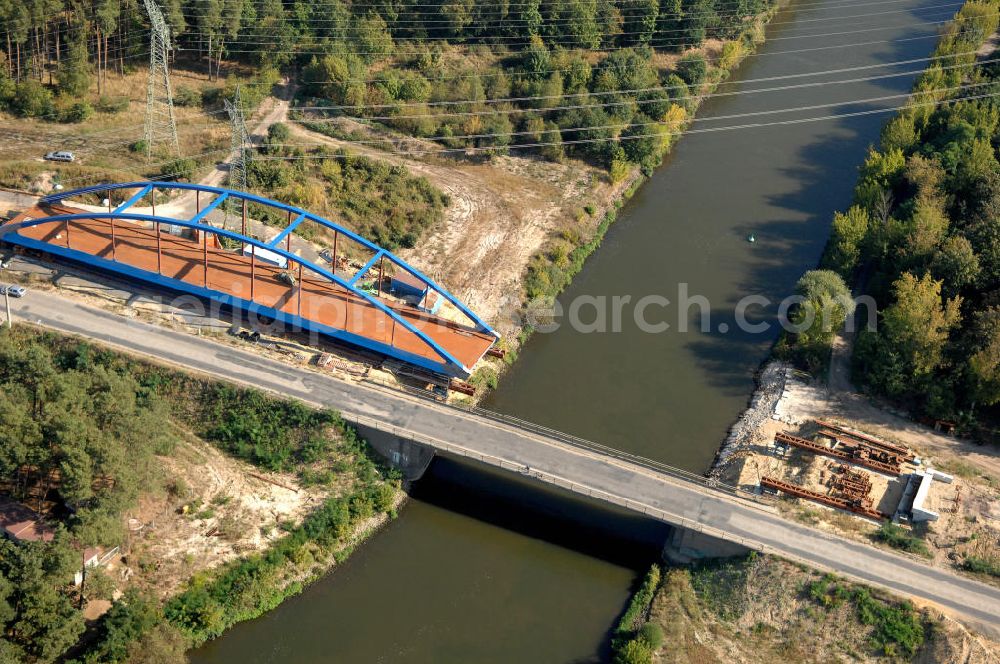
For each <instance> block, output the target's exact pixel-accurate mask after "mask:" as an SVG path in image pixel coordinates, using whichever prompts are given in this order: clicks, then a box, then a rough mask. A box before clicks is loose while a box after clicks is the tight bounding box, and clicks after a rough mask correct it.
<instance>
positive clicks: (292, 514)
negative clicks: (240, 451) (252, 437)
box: [121, 432, 328, 597]
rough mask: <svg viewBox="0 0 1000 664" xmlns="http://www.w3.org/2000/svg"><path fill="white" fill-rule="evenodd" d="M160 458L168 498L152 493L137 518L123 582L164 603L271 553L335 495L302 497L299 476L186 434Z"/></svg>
mask: <svg viewBox="0 0 1000 664" xmlns="http://www.w3.org/2000/svg"><path fill="white" fill-rule="evenodd" d="M181 433H182V435H183V439H182V442H181V443H180V444H179V445H178V447H177V448H176V449H175V451H174V452H173V453H172V454H171V456H169V457H161V458H160V461H161V463H162V464H163V467H164V470H165V473H166V475H167V477H168V478H170V479H169V481H168V482H167V490H166V491H164V492H162V493H159V492H157V493H147V494H144V495H143V496H142V498H141V500H140V504H139V507H138V509H136V510H135V511H134V513H133V514H132V517H133V518H135V519H137V521H138V522H140V523H142V524H144V525H145V529H144V531H143V533H142V535H141V536H138V537H134V538H133V543H132V546H131V547H130V549H131V550H130V551H129V553H128V554H127V555H126V558H125V565H124V566H123V568H122V570H121V575H122V577H123V579H126V578H127V579H128V580H130V581H131V582H133V583H139V584H140V585H143V586H145V587H148V588H150V589H152V590H154V591H155V592H156V593H157V594H158V595H160V596H162V597H166V596H170V595H172V594H174V593H175V592H176V591H177V590H178V589H179V588H180V586H181V585H182V584H183V583H184V582H185V580H186V579H188V578H189V577H190V576H191V575H192V574H194V573H196V572H199V571H202V570H206V569H212V568H214V567H217V566H218V565H221V564H222V563H224V562H226V561H229V560H233V559H234V558H237V557H240V556H244V555H246V554H247V553H249V552H252V551H259V550H261V549H263V548H266V547H267V546H268V545H269V543H270V542H272V541H273V540H274V539H276V538H278V537H280V536H281V535H283V534H284V533H283V531H282V529H281V525H282V524H283V523H295V524H297V523H299V522H301V521H302V519H303V518H304V517H305V515H306V514H308V513H309V512H310V511H312V510H313V509H315V508H316V506H318V505H319V504H320V502H321V501H322V500H323V499H324V497H325V496H326V494H327V493H328V490H320V489H303V488H301V487H299V486H298V482H297V480H296V479H295V477H294V476H293V475H290V474H287V473H284V474H282V473H267V472H265V471H262V470H260V469H257V468H254V467H253V466H251V465H250V464H248V463H245V462H242V461H239V460H237V459H233V458H232V457H229V456H227V455H225V454H223V453H222V452H220V451H219V450H218V449H216V448H215V447H213V446H212V445H210V444H208V443H206V442H204V441H202V440H201V439H199V438H197V437H195V436H193V435H191V434H190V433H187V432H181Z"/></svg>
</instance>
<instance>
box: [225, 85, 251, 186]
mask: <svg viewBox="0 0 1000 664" xmlns="http://www.w3.org/2000/svg"><path fill="white" fill-rule="evenodd" d="M224 106H225V108H226V113H228V114H229V125H230V129H231V131H230V142H229V149H230V159H231V161H230V163H229V188H230V189H235V190H236V191H246V190H247V162H248V161H251V160H252V159H253V144H252V143H251V142H250V132H248V131H247V124H246V120H245V118H244V117H243V100H242V99H241V98H240V86H238V85H237V86H236V94H235V95H233V100H232V101H231V102H230V101H229V100H228V99H226V100H225V101H224Z"/></svg>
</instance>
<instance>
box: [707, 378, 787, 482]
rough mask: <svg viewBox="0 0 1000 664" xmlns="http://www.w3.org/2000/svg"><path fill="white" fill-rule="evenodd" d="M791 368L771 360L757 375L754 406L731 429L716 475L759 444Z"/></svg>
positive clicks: (720, 455)
mask: <svg viewBox="0 0 1000 664" xmlns="http://www.w3.org/2000/svg"><path fill="white" fill-rule="evenodd" d="M789 368H790V366H789V365H788V363H787V362H781V361H779V360H771V361H770V362H768V363H767V364H766V365H765V366H764V368H763V369H762V370H761V371H760V373H759V374H758V375H757V389H756V390H755V391H754V393H753V396H752V397H751V398H750V406H749V407H748V408H747V409H746V410H745V411H743V414H742V415H740V417H739V419H738V420H736V423H735V424H733V426H732V427H730V429H729V435H728V436H726V442H725V443H723V445H722V448H721V449H720V450H719V453H718V454H717V455H716V456H715V463H714V464H713V465H712V473H713V474H715V473H717V472H718V471H719V470H721V469H722V467H723V466H724V465H725V464H726V462H727V461H728V459H729V457H730V456H732V455H733V454H734V453H735V452H738V451H740V450H743V449H746V448H748V447H749V446H750V445H751V444H753V443H754V442H755V440H754V438H755V436H756V435H757V433H758V432H759V431H760V430H761V428H762V427H763V426H764V423H765V422H766V421H767V420H768V419H769V418H770V417H771V415H772V414H773V413H774V408H775V406H776V405H777V404H778V400H779V399H780V398H781V395H782V393H783V392H784V390H785V377H786V373H787V370H788V369H789Z"/></svg>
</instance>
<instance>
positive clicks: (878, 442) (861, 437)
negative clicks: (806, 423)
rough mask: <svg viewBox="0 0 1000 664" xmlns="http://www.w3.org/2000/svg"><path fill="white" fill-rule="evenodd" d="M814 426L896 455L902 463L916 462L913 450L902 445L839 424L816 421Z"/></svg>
mask: <svg viewBox="0 0 1000 664" xmlns="http://www.w3.org/2000/svg"><path fill="white" fill-rule="evenodd" d="M816 424H818V425H819V426H821V427H825V428H827V429H832V430H833V431H834V432H837V433H839V434H840V435H841V436H844V437H846V438H853V439H854V440H856V441H860V442H862V443H867V444H868V445H873V446H875V447H879V448H882V449H883V450H888V451H889V452H893V453H895V454H898V455H899V456H900V458H901V459H902V460H903V461H910V462H912V461H916V459H917V456H916V455H915V454H914V453H913V450H911V449H909V448H908V447H904V446H902V445H897V444H896V443H890V442H889V441H886V440H882V439H881V438H876V437H874V436H869V435H868V434H865V433H861V432H860V431H852V430H850V429H845V428H844V427H842V426H840V425H839V424H834V423H833V422H827V421H825V420H816Z"/></svg>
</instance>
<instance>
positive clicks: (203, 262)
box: [0, 182, 499, 377]
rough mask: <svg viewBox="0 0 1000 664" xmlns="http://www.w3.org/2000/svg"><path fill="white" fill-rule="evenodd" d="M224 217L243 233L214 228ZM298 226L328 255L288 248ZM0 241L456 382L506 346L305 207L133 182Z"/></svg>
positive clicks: (63, 197)
mask: <svg viewBox="0 0 1000 664" xmlns="http://www.w3.org/2000/svg"><path fill="white" fill-rule="evenodd" d="M158 194H159V199H160V200H159V205H160V214H157V195H158ZM192 196H193V198H194V201H191V200H190V199H191V197H192ZM179 199H183V200H184V201H185V202H184V203H183V204H182V203H181V202H180V200H179ZM88 200H89V201H94V200H96V201H99V202H100V204H99V205H93V204H87V203H86V202H85V201H88ZM113 201H118V202H117V204H116V203H115V202H113ZM184 210H186V212H184ZM223 210H226V212H225V217H226V219H228V218H229V217H230V215H232V217H233V221H234V225H235V224H237V223H238V224H239V229H230V228H228V224H226V226H227V227H220V226H218V225H214V224H213V223H211V221H210V219H209V217H210V216H214V217H216V218H218V217H220V216H222V211H223ZM171 211H172V212H171ZM178 211H181V212H178ZM192 211H193V214H192V213H191V212H192ZM259 219H267V220H269V221H270V223H271V224H274V223H275V220H278V223H280V224H281V225H283V228H281V230H280V232H278V233H277V235H275V236H274V237H273V238H271V239H269V240H262V239H259V238H258V237H256V236H255V234H253V233H250V232H248V223H249V224H255V223H256V221H255V220H259ZM302 224H313V225H314V226H313V228H312V229H311V230H312V233H313V234H314V235H316V234H319V235H322V236H324V239H325V240H327V244H328V246H327V249H326V251H323V252H320V254H318V255H315V256H312V255H311V254H315V250H314V249H313V248H312V245H310V244H309V243H306V242H304V241H302V240H301V238H300V239H299V240H297V244H298V245H300V249H299V251H298V252H297V253H296V252H293V251H292V249H293V246H292V238H293V235H296V229H299V228H301V227H302ZM258 228H260V227H259V226H258ZM0 240H2V241H3V242H6V243H9V244H12V245H15V246H17V247H21V248H23V249H26V250H31V251H35V252H42V253H45V254H49V255H53V256H57V257H59V258H62V259H66V260H69V261H73V262H76V263H79V264H82V265H84V266H86V267H87V268H89V269H91V270H96V271H99V272H100V271H104V272H109V273H113V274H115V275H118V276H122V277H125V278H127V279H130V280H134V281H138V282H143V283H145V284H148V285H151V286H153V287H155V288H161V289H167V290H170V291H176V292H181V293H185V294H191V295H194V296H196V297H199V298H203V299H207V300H210V301H214V302H218V303H220V304H222V305H225V306H228V307H231V308H233V309H235V310H238V311H242V312H252V313H254V314H256V315H258V316H265V317H268V318H272V319H274V320H276V321H280V322H281V323H283V324H285V325H287V326H289V327H290V328H292V329H301V330H304V331H307V332H314V333H317V334H319V335H322V336H324V337H328V338H330V339H332V340H334V341H336V342H339V343H343V344H347V345H349V346H353V347H356V348H360V349H363V350H367V351H372V352H375V353H377V354H380V355H383V356H386V357H389V358H392V359H395V360H398V361H401V362H405V363H408V364H411V365H414V366H417V367H420V368H422V369H426V370H429V371H432V372H435V373H440V374H445V375H450V376H456V377H467V376H468V375H469V374H470V373H471V372H472V368H473V366H474V365H475V364H476V362H477V361H478V360H479V359H480V358H481V357H482V356H483V355H484V354H485V353H486V352H487V351H489V349H490V348H491V347H492V346H493V345H494V344H495V343H496V342H497V340H498V339H499V335H498V334H497V332H496V331H495V330H493V328H491V327H490V326H489V325H487V324H486V323H485V322H483V320H481V319H480V318H479V317H478V316H477V315H476V314H475V313H474V312H473V311H472V310H470V309H469V308H468V307H467V306H466V305H465V304H463V303H462V302H461V301H459V300H458V299H457V298H456V297H455V296H454V295H452V294H451V293H449V292H448V291H447V290H445V289H444V288H443V287H441V286H440V285H439V284H437V283H435V282H434V281H433V280H432V279H431V278H430V277H428V276H427V275H425V274H423V273H422V272H421V271H419V270H418V269H416V268H415V267H413V266H412V265H410V264H408V263H407V262H406V261H404V260H402V259H401V258H399V257H398V256H396V255H395V254H393V253H392V252H391V251H389V250H387V249H385V248H383V247H380V246H378V245H377V244H375V243H373V242H371V241H369V240H367V239H365V238H363V237H361V236H360V235H358V234H357V233H354V232H353V231H351V230H350V229H348V228H345V227H344V226H342V225H340V224H337V223H334V222H332V221H330V220H328V219H324V218H323V217H320V216H318V215H315V214H312V213H310V212H308V211H306V210H303V209H301V208H298V207H295V206H293V205H286V204H284V203H280V202H278V201H274V200H270V199H267V198H263V197H261V196H256V195H253V194H249V193H246V192H242V191H234V190H231V189H224V188H219V187H210V186H205V185H199V184H186V183H176V182H128V183H122V184H102V185H95V186H91V187H85V188H82V189H75V190H72V191H65V192H59V193H56V194H53V195H51V196H47V197H45V198H42V199H41V200H40V201H39V203H38V204H37V205H36V206H35V207H33V208H32V209H30V210H27V211H26V212H23V213H21V214H20V215H18V216H16V217H14V218H13V219H12V220H10V221H9V222H7V223H6V224H4V225H2V226H0ZM329 245H332V249H331V248H330V246H329ZM305 247H308V250H303V248H305ZM306 254H310V255H309V256H307V255H306Z"/></svg>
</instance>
